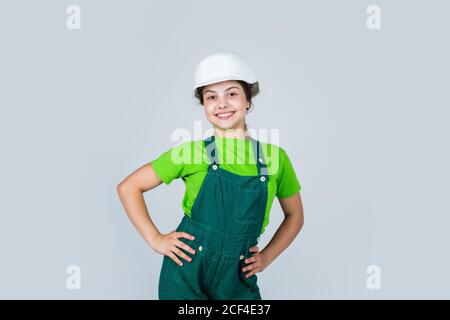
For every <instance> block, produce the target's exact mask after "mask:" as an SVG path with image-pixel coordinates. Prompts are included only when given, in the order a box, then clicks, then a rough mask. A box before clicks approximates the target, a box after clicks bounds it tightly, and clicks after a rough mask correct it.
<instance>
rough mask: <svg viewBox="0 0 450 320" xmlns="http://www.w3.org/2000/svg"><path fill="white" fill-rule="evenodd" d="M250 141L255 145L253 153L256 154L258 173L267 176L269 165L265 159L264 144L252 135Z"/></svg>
mask: <svg viewBox="0 0 450 320" xmlns="http://www.w3.org/2000/svg"><path fill="white" fill-rule="evenodd" d="M250 141H251V142H252V145H253V154H254V156H255V161H256V167H257V169H258V175H259V176H261V175H264V176H267V172H268V171H267V165H266V162H265V160H264V153H263V151H262V146H261V143H260V142H259V141H258V140H255V139H253V138H252V137H250Z"/></svg>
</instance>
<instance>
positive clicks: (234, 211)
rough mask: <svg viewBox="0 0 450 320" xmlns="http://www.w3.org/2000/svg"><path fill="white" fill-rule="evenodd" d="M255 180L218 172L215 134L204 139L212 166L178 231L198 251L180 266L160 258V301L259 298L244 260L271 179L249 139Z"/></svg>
mask: <svg viewBox="0 0 450 320" xmlns="http://www.w3.org/2000/svg"><path fill="white" fill-rule="evenodd" d="M250 140H251V142H252V145H253V154H254V155H255V158H256V159H255V160H256V166H257V169H258V175H257V176H241V175H237V174H234V173H232V172H229V171H226V170H223V169H222V168H220V165H219V161H218V156H217V152H216V147H215V143H214V135H213V136H211V137H208V138H206V139H205V140H204V144H205V149H206V153H207V154H208V157H209V159H210V160H211V164H209V166H208V172H207V174H206V177H205V179H204V180H203V183H202V185H201V188H200V191H199V193H198V195H197V197H196V199H195V202H194V204H193V206H192V211H191V217H190V218H189V217H188V216H186V215H184V216H183V219H182V220H181V223H180V224H179V226H178V227H177V229H176V230H177V231H184V232H187V233H189V234H191V235H193V236H194V237H195V239H194V240H190V239H186V238H179V240H180V241H182V242H184V243H186V244H187V245H189V246H190V247H192V248H193V249H194V250H195V251H196V253H195V254H194V255H192V254H191V253H189V252H187V251H184V250H183V251H184V252H185V253H186V254H187V255H188V256H190V257H192V261H191V262H188V261H184V259H183V258H181V257H180V258H179V259H180V260H181V261H182V262H183V266H180V265H178V264H177V263H175V262H174V261H173V260H172V259H171V258H169V257H168V256H166V255H164V258H163V263H162V268H161V273H160V277H159V288H158V292H159V299H160V300H167V299H169V300H179V299H183V300H184V299H193V300H206V299H209V300H228V299H243V300H244V299H246V300H261V295H260V292H259V287H258V285H257V276H256V274H254V275H253V276H251V277H249V278H246V277H245V275H246V274H247V273H248V272H250V271H246V272H244V271H242V268H244V267H245V266H246V265H248V264H246V263H245V262H244V260H245V259H247V258H249V257H251V256H252V254H253V253H251V252H250V247H252V246H255V245H256V244H257V243H258V241H259V236H260V231H261V228H262V223H263V219H264V212H265V209H266V201H267V182H268V179H269V176H268V174H267V167H266V164H265V161H264V155H263V152H262V148H261V145H260V143H259V141H257V140H255V139H253V138H251V137H250Z"/></svg>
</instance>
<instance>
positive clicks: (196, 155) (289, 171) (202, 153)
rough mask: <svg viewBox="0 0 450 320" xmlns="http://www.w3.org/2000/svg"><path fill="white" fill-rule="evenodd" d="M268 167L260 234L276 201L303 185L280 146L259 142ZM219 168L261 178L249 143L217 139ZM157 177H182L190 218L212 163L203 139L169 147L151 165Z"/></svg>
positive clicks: (169, 179)
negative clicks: (264, 207)
mask: <svg viewBox="0 0 450 320" xmlns="http://www.w3.org/2000/svg"><path fill="white" fill-rule="evenodd" d="M260 144H261V147H262V152H263V154H264V160H265V162H266V165H267V170H268V172H267V174H268V175H269V181H268V183H267V189H268V190H267V192H268V197H267V204H266V211H265V215H264V221H263V226H262V228H261V234H262V233H264V231H265V229H266V226H267V224H268V223H269V213H270V209H271V207H272V203H273V200H274V198H275V196H276V197H278V198H287V197H290V196H292V195H294V194H295V193H297V192H299V191H300V189H301V186H300V183H299V181H298V179H297V176H296V174H295V171H294V168H293V167H292V164H291V161H290V160H289V157H288V155H287V154H286V152H285V151H284V150H283V149H282V148H281V147H279V146H276V145H274V144H270V143H264V142H260ZM215 145H216V148H217V152H218V158H219V165H220V167H221V168H222V169H224V170H227V171H230V172H232V173H235V174H238V175H243V176H254V175H258V169H257V167H256V162H255V157H254V153H253V145H252V143H251V141H250V140H247V139H240V138H230V137H220V136H215ZM150 163H151V164H152V167H153V169H154V170H155V172H156V174H157V175H158V177H159V178H160V179H161V180H162V181H163V182H164V183H165V184H167V185H168V184H170V182H172V180H174V179H177V178H181V179H183V181H184V184H185V186H186V192H185V194H184V198H183V202H182V208H183V211H184V212H185V213H186V215H187V216H189V217H190V215H191V209H192V206H193V204H194V201H195V198H196V197H197V194H198V192H199V191H200V187H201V185H202V182H203V179H204V178H205V177H206V173H207V171H208V166H209V164H210V163H211V161H210V159H209V158H208V155H207V153H206V150H205V147H204V141H203V140H192V141H187V142H183V143H180V144H178V145H177V146H175V147H173V148H170V149H169V150H167V151H166V152H164V153H163V154H161V155H160V156H159V157H158V158H156V159H154V160H153V161H151V162H150Z"/></svg>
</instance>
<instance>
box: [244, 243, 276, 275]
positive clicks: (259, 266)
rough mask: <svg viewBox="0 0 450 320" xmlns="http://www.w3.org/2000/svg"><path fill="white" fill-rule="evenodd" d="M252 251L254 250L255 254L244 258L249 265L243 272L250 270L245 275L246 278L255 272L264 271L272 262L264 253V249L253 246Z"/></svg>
mask: <svg viewBox="0 0 450 320" xmlns="http://www.w3.org/2000/svg"><path fill="white" fill-rule="evenodd" d="M250 252H254V254H253V255H252V256H251V257H250V258H247V259H245V260H244V262H245V263H246V264H247V266H246V267H244V268H242V271H243V272H246V271H249V270H250V272H248V273H247V274H246V275H245V277H246V278H250V277H251V276H253V275H254V274H255V273H257V272H261V271H263V270H264V269H265V268H266V267H267V266H268V265H269V263H270V262H269V259H267V257H266V256H265V255H264V253H263V252H262V251H261V252H259V248H258V247H251V248H250Z"/></svg>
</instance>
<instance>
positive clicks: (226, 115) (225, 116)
mask: <svg viewBox="0 0 450 320" xmlns="http://www.w3.org/2000/svg"><path fill="white" fill-rule="evenodd" d="M234 114H235V111H230V112H226V113H221V114H216V115H215V116H216V117H217V118H219V119H220V120H228V119H230V118H231V117H232V116H233V115H234Z"/></svg>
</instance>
